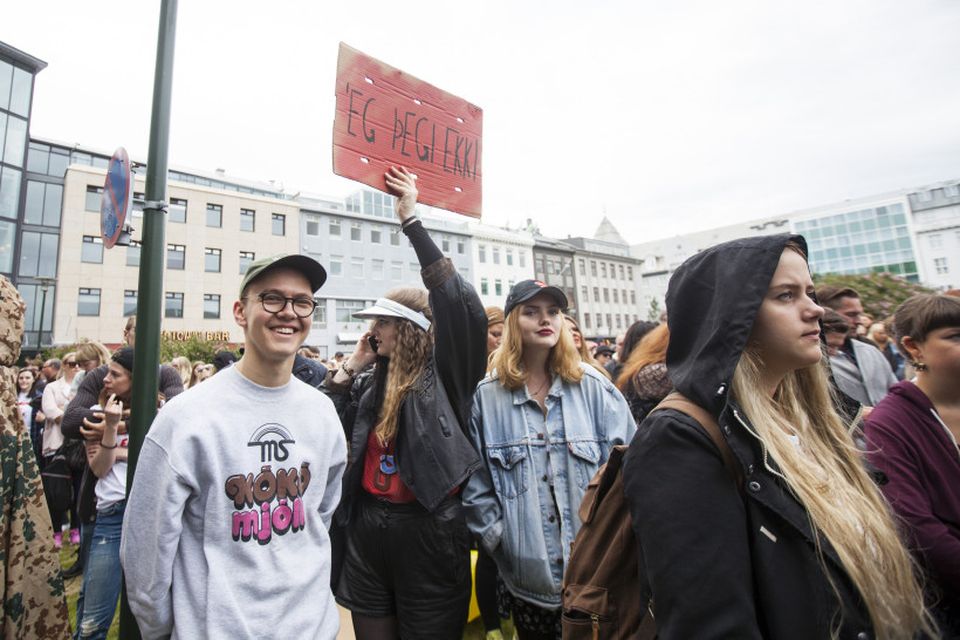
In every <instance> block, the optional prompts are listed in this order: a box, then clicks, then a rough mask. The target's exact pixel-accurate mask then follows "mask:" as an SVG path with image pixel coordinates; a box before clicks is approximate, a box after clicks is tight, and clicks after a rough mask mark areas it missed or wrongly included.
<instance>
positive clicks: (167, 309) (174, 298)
mask: <svg viewBox="0 0 960 640" xmlns="http://www.w3.org/2000/svg"><path fill="white" fill-rule="evenodd" d="M164 302H165V304H164V306H163V317H164V318H182V317H183V294H182V293H177V292H172V291H167V294H166V299H165V301H164Z"/></svg>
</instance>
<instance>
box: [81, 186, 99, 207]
mask: <svg viewBox="0 0 960 640" xmlns="http://www.w3.org/2000/svg"><path fill="white" fill-rule="evenodd" d="M102 199H103V187H97V186H94V185H91V184H88V185H87V197H86V200H85V201H84V205H83V208H84V209H86V210H87V211H100V202H101V200H102Z"/></svg>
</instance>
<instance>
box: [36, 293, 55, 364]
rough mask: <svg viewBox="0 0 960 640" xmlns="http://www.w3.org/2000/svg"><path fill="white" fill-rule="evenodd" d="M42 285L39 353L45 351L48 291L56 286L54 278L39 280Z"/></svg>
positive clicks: (38, 340) (38, 332)
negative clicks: (44, 334)
mask: <svg viewBox="0 0 960 640" xmlns="http://www.w3.org/2000/svg"><path fill="white" fill-rule="evenodd" d="M37 281H38V282H39V283H40V330H39V331H37V353H40V350H41V349H43V318H44V316H45V315H46V311H47V291H48V290H49V289H50V287H51V286H53V285H54V284H56V282H57V281H56V280H54V279H53V278H37Z"/></svg>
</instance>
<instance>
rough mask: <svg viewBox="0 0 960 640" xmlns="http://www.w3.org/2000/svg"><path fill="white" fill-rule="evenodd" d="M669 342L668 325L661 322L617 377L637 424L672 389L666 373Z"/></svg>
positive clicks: (641, 343) (648, 334)
mask: <svg viewBox="0 0 960 640" xmlns="http://www.w3.org/2000/svg"><path fill="white" fill-rule="evenodd" d="M669 342H670V330H669V329H668V328H667V325H665V324H661V325H658V326H657V327H656V328H654V329H653V330H652V331H650V332H649V333H647V335H645V336H644V337H643V340H641V341H640V344H639V345H637V347H636V348H635V349H634V350H633V353H631V354H630V358H629V359H628V360H627V362H626V364H625V365H624V366H623V370H622V371H621V372H620V377H619V378H617V388H618V389H620V392H621V393H622V394H623V397H625V398H626V399H627V402H628V403H629V404H630V413H632V414H633V419H634V420H636V422H637V424H638V425H639V424H640V423H641V422H643V419H644V418H646V417H647V414H648V413H650V410H651V409H653V408H654V407H655V406H657V403H659V402H660V401H661V400H663V399H664V398H665V397H667V394H668V393H670V390H671V389H673V383H672V382H670V378H669V377H668V376H667V364H666V362H667V344H669Z"/></svg>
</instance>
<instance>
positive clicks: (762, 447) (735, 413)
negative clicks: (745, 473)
mask: <svg viewBox="0 0 960 640" xmlns="http://www.w3.org/2000/svg"><path fill="white" fill-rule="evenodd" d="M733 417H734V418H736V419H737V422H739V423H740V424H741V425H743V428H744V429H746V430H747V432H748V433H749V434H750V435H752V436H753V437H754V438H756V439H757V441H758V442H759V443H760V451H761V452H763V468H764V469H766V470H767V471H769V472H770V473H772V474H773V475H775V476H777V477H779V478H781V479H782V480H784V481H786V478H785V477H784V476H783V474H782V473H780V472H779V471H776V470H774V469H772V468H771V467H770V465H769V464H768V459H767V446H766V445H765V444H764V443H763V440H762V439H761V438H760V436H758V435H757V434H756V432H754V430H753V429H751V428H750V426H749V425H747V423H746V422H744V420H743V418H741V417H740V413H739V412H738V411H737V410H736V409H734V410H733Z"/></svg>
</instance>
